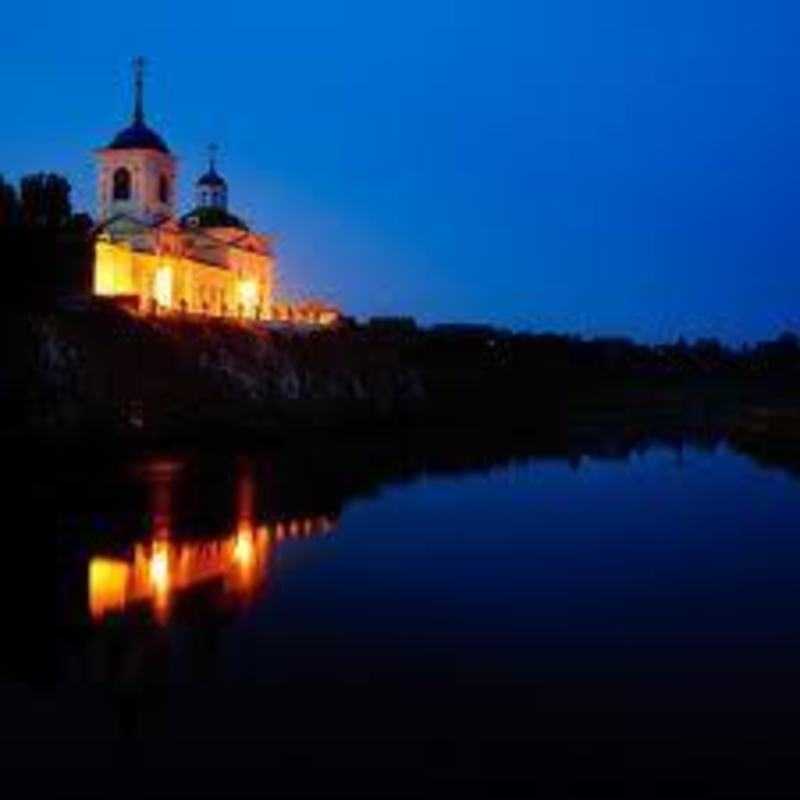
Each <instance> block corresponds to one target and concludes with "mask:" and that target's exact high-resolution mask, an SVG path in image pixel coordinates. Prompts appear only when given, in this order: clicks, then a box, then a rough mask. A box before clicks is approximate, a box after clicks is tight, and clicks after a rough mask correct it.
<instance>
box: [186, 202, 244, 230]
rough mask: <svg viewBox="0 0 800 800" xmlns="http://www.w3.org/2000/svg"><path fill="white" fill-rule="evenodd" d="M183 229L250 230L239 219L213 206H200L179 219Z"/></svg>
mask: <svg viewBox="0 0 800 800" xmlns="http://www.w3.org/2000/svg"><path fill="white" fill-rule="evenodd" d="M181 224H182V225H183V226H184V227H185V228H241V229H242V230H243V231H247V230H250V229H249V228H248V227H247V225H245V224H244V222H242V220H240V219H239V217H237V216H235V215H234V214H231V213H230V212H228V211H226V210H225V209H224V208H215V207H214V206H200V207H199V208H196V209H195V210H194V211H190V212H189V213H188V214H184V216H182V217H181Z"/></svg>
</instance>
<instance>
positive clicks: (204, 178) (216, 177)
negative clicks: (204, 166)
mask: <svg viewBox="0 0 800 800" xmlns="http://www.w3.org/2000/svg"><path fill="white" fill-rule="evenodd" d="M197 185H198V186H211V187H217V186H227V185H228V184H227V183H225V178H223V177H222V176H221V175H220V174H219V173H218V172H217V171H216V170H215V169H210V170H209V171H208V172H206V174H205V175H201V176H200V178H199V179H198V181H197Z"/></svg>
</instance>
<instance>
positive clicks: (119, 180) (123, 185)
mask: <svg viewBox="0 0 800 800" xmlns="http://www.w3.org/2000/svg"><path fill="white" fill-rule="evenodd" d="M113 181H114V199H115V200H130V199H131V173H130V171H129V170H127V169H125V167H120V168H119V169H118V170H116V172H114V178H113Z"/></svg>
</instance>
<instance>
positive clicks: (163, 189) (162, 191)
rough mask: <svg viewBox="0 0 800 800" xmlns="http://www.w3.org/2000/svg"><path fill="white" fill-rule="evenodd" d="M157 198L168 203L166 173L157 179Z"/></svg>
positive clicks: (167, 179)
mask: <svg viewBox="0 0 800 800" xmlns="http://www.w3.org/2000/svg"><path fill="white" fill-rule="evenodd" d="M158 199H159V200H160V201H161V202H162V203H169V178H168V177H167V176H166V175H162V176H161V177H160V178H159V179H158Z"/></svg>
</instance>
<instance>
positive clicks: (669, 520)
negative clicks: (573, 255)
mask: <svg viewBox="0 0 800 800" xmlns="http://www.w3.org/2000/svg"><path fill="white" fill-rule="evenodd" d="M432 453H436V448H435V447H434V448H429V449H428V450H427V451H426V452H425V453H422V454H420V453H417V452H415V451H413V449H412V450H410V451H409V450H403V451H402V452H401V451H399V450H394V449H392V448H391V447H386V446H381V447H377V448H376V447H370V448H361V447H359V446H354V447H342V446H339V447H334V448H330V449H329V448H320V449H319V450H314V449H311V450H310V451H305V450H302V451H298V452H285V451H283V452H277V453H255V454H254V453H249V454H235V455H228V454H197V453H181V452H178V453H158V454H152V455H149V456H141V455H137V456H128V457H117V458H114V459H107V458H104V459H99V458H98V459H93V458H92V459H90V458H87V457H85V456H83V457H81V458H80V459H77V460H70V459H69V457H68V456H63V457H62V458H60V459H59V458H54V459H53V460H52V462H50V461H48V462H47V463H46V464H44V465H43V464H42V462H41V459H40V458H39V457H36V458H33V457H32V456H31V457H29V458H28V459H27V460H26V459H22V460H21V462H20V468H19V470H18V472H17V474H16V476H15V478H14V479H13V483H12V486H11V488H12V492H11V493H10V496H11V500H10V508H11V509H13V510H14V512H15V513H17V512H18V513H20V514H21V516H20V517H18V519H19V522H18V523H17V524H16V525H15V526H9V529H8V531H7V548H6V549H7V553H6V559H5V561H6V572H7V578H6V581H5V587H4V588H5V591H6V596H5V598H4V602H3V611H4V621H5V631H6V637H5V640H6V648H5V652H4V654H3V656H2V657H0V663H2V664H3V665H4V675H5V678H4V681H3V683H2V691H3V697H4V698H5V703H4V708H5V715H4V721H3V724H2V733H3V737H4V739H5V741H6V748H5V751H4V752H5V754H6V756H7V757H8V758H9V759H11V758H13V759H14V760H15V761H16V762H17V763H19V764H28V765H34V764H36V765H38V764H41V763H44V764H45V765H49V766H51V767H59V766H61V767H65V766H69V767H70V768H71V769H72V768H75V767H76V766H82V767H86V768H87V769H90V768H92V767H93V766H96V764H97V762H98V760H99V761H101V762H102V763H103V765H105V766H108V765H109V764H116V765H120V764H122V763H128V762H127V760H128V759H131V758H135V760H136V763H137V764H142V763H144V764H148V765H155V766H159V767H160V768H167V767H169V768H175V769H179V770H183V769H189V768H191V769H197V768H198V764H201V765H202V764H203V763H204V759H208V758H211V759H212V760H213V761H214V763H216V764H217V765H227V766H231V765H232V764H238V763H240V761H241V759H244V761H245V762H247V763H249V764H250V765H251V767H252V766H253V765H255V764H261V765H263V764H264V763H265V762H264V758H265V757H266V755H265V753H266V752H270V753H272V757H273V758H274V759H275V760H274V761H273V762H270V764H271V767H270V768H271V769H272V770H273V775H275V776H280V779H281V780H282V781H285V780H286V779H287V776H292V780H291V783H292V785H295V786H296V785H297V784H295V783H294V778H295V777H296V775H297V773H298V770H299V771H300V772H301V773H303V771H304V770H305V773H304V774H306V777H308V769H309V763H310V764H311V767H310V769H311V772H312V773H313V774H314V775H315V776H316V778H319V776H321V775H330V774H331V771H332V770H333V771H334V772H336V774H337V775H341V774H344V773H346V771H347V769H349V770H350V771H351V772H352V773H354V774H358V775H360V776H361V777H362V778H363V776H364V775H373V776H385V775H386V774H389V773H391V774H397V775H400V774H406V773H408V774H414V775H421V774H424V775H425V776H426V777H427V778H430V776H431V775H434V776H438V779H441V780H445V779H446V780H451V781H452V780H456V781H458V780H463V781H466V782H468V783H470V785H475V781H476V780H478V779H486V780H490V779H491V778H492V776H494V777H495V778H497V776H498V775H507V774H508V771H509V770H510V769H512V766H510V764H513V769H514V770H516V773H515V774H519V773H520V770H521V769H522V768H521V766H520V764H521V763H523V761H524V762H525V763H528V762H527V760H525V759H520V760H519V761H513V759H512V761H509V760H508V759H510V758H511V755H510V754H511V753H514V752H516V751H515V749H514V748H521V749H520V752H522V748H528V746H529V745H530V743H531V742H537V743H538V744H537V747H538V752H540V753H547V752H549V751H548V750H547V748H548V747H552V742H553V741H559V742H561V743H564V742H566V743H567V744H568V745H569V746H573V745H575V743H576V742H579V741H584V739H586V737H588V738H589V739H591V740H592V741H594V745H593V746H594V747H595V750H596V748H598V747H601V746H603V745H602V743H605V745H604V746H606V747H608V746H610V745H609V742H610V741H625V742H627V743H628V744H629V745H631V746H633V743H635V746H636V747H639V748H640V749H639V750H637V751H635V752H636V753H637V754H638V755H637V756H636V757H637V758H638V759H639V760H641V762H642V763H644V764H657V763H659V762H658V759H659V758H666V759H667V761H668V762H669V763H670V764H672V765H673V767H674V764H675V759H674V755H675V753H677V752H678V751H679V750H680V752H682V753H684V755H686V754H687V753H689V754H691V753H695V754H697V753H703V752H705V753H707V752H708V747H709V746H710V745H709V744H708V743H709V742H710V741H713V742H715V745H714V747H716V748H718V749H719V748H720V747H721V748H722V751H721V752H722V753H723V755H725V754H727V757H730V758H731V759H734V760H736V761H737V762H738V763H739V765H741V763H742V762H743V759H744V761H745V762H746V761H747V759H746V758H745V754H746V755H747V756H749V757H751V758H752V757H754V755H753V754H754V753H756V754H758V753H760V754H761V755H764V754H765V753H768V754H770V757H773V758H774V757H775V747H776V746H777V745H775V743H774V742H773V743H772V744H770V745H769V747H766V746H765V745H763V741H762V740H761V739H759V741H761V744H762V749H761V750H759V749H758V748H757V747H754V745H753V736H754V732H755V731H761V734H763V733H764V727H763V720H765V719H770V720H771V722H770V723H769V726H768V729H769V730H772V731H773V732H775V735H776V736H777V733H776V731H777V728H776V727H775V722H774V720H775V719H777V718H780V719H781V720H784V721H785V720H787V719H788V718H789V717H788V715H789V714H794V713H796V712H797V711H798V710H800V695H798V693H797V691H796V688H795V684H796V681H797V678H796V676H797V674H798V671H800V648H798V642H799V641H800V637H798V628H799V627H800V623H799V622H798V620H800V580H798V576H800V536H798V530H797V527H798V520H800V484H798V482H797V478H795V477H794V476H793V475H792V474H791V473H790V472H787V471H785V470H781V469H777V468H766V467H764V466H761V465H759V464H757V463H755V462H754V461H752V460H751V459H750V458H748V457H747V456H745V455H743V454H740V453H736V452H734V451H733V450H731V449H730V448H729V447H728V446H727V445H726V444H724V443H719V444H715V445H714V446H711V447H708V446H706V447H697V446H692V445H683V444H681V445H679V446H665V445H652V446H641V447H637V448H622V449H621V450H618V449H617V450H615V449H612V450H611V451H610V455H611V456H612V457H609V450H608V449H607V448H606V449H605V450H603V451H602V452H601V453H600V454H599V455H598V454H595V455H591V454H588V455H587V453H586V452H580V451H579V452H577V453H576V452H572V453H570V455H569V457H568V456H567V455H566V454H559V453H555V454H546V455H542V454H539V455H534V456H528V455H526V454H525V453H524V449H523V450H522V451H519V452H517V453H516V454H515V455H514V456H513V458H511V457H507V456H505V455H502V454H501V453H502V448H500V449H495V450H492V451H491V452H489V453H487V452H486V451H485V449H481V448H478V447H476V452H473V453H471V452H470V451H469V448H466V449H464V447H463V445H462V446H460V447H459V449H458V450H457V451H456V452H454V453H453V454H451V455H450V456H449V457H448V456H443V455H442V453H441V452H439V453H438V454H436V455H432ZM12 518H13V514H12V513H11V511H9V520H11V519H12ZM756 718H757V719H760V720H762V722H761V723H759V724H758V725H754V723H753V719H756ZM723 720H724V722H723ZM545 721H546V722H545ZM576 731H580V733H577V732H576ZM609 737H611V738H609ZM614 737H617V738H614ZM620 737H621V738H620ZM665 741H668V742H670V743H671V744H670V745H669V746H668V747H665V744H664V743H665ZM88 742H91V747H89V746H88V745H87V743H88ZM166 742H169V745H166V744H165V743H166ZM353 742H357V743H358V746H357V748H356V752H358V754H359V755H358V757H356V756H355V755H354V751H353V748H352V743H353ZM437 742H438V743H439V746H441V743H442V742H446V743H449V744H448V745H447V746H446V747H445V748H444V750H440V751H436V752H440V756H441V757H440V759H439V761H437V758H436V757H433V761H431V758H432V756H431V750H430V748H431V747H433V746H434V744H435V743H437ZM478 742H483V743H484V745H483V747H484V749H483V750H481V749H480V748H479V747H478V744H477V743H478ZM687 742H688V744H687ZM720 742H723V743H726V744H720ZM154 743H157V744H154ZM381 743H382V744H381ZM388 743H391V746H388ZM432 743H433V744H432ZM498 743H504V744H503V745H502V747H501V746H500V745H499V744H498ZM509 743H512V744H509ZM643 743H645V744H646V743H650V744H651V745H652V748H651V749H650V750H647V749H646V747H645V744H643ZM656 743H658V744H657V746H656ZM267 744H268V747H267ZM312 745H313V746H312ZM512 745H513V746H512ZM764 747H766V749H764ZM465 748H466V749H465ZM476 748H478V749H477V750H476ZM486 748H488V749H486ZM493 748H494V749H493ZM641 748H645V749H644V750H643V749H641ZM681 748H683V749H681ZM434 749H435V748H434ZM712 749H713V748H712ZM309 752H314V753H315V754H316V755H315V756H314V757H313V758H312V760H311V762H308V761H307V759H308V758H311V756H310V755H309ZM321 752H327V754H328V755H327V756H322V755H320V753H321ZM596 752H600V751H596ZM276 753H277V754H278V755H276ZM476 753H479V756H476V755H475V754H476ZM665 753H671V754H672V756H670V757H669V758H668V757H667V756H665V755H664V754H665ZM302 754H304V755H302ZM442 754H443V755H442ZM500 754H502V755H500ZM559 757H561V756H559ZM759 757H760V756H759ZM526 758H527V757H526ZM552 758H555V756H553V755H552V754H551V756H550V757H549V758H546V759H545V760H551V761H552ZM687 758H688V756H687ZM253 759H255V761H253ZM298 759H299V761H298ZM304 759H305V760H304ZM326 759H327V760H326ZM681 763H684V762H681ZM685 763H690V762H688V761H687V762H685ZM685 763H684V766H683V767H680V768H676V769H677V772H676V773H674V774H677V775H678V776H679V779H680V780H681V781H683V783H681V784H680V785H681V786H682V787H683V789H682V791H683V795H682V796H689V795H688V794H687V793H686V792H687V791H688V789H687V786H688V787H689V788H691V787H692V786H694V784H692V781H693V780H695V781H696V780H700V779H699V777H698V775H697V774H696V772H693V771H692V768H691V767H686V766H685ZM304 764H305V767H303V766H302V765H304ZM431 764H433V766H431ZM599 764H600V762H599V761H597V760H595V761H592V760H591V759H590V760H589V761H588V762H586V763H585V764H584V770H585V771H586V773H587V774H594V773H593V772H592V770H595V772H598V774H607V769H608V761H607V758H606V757H604V758H603V760H602V764H603V766H602V768H601V767H600V766H599ZM760 764H761V762H758V763H756V764H755V766H754V767H753V769H754V770H756V771H757V769H758V768H760V767H759V765H760ZM298 765H299V766H298ZM437 765H438V766H437ZM206 766H208V765H207V764H206ZM662 766H663V764H662ZM343 770H344V772H343ZM387 771H388V772H387ZM673 772H674V770H673ZM347 774H350V773H347ZM537 774H541V773H539V772H537ZM755 774H756V772H754V773H753V775H755ZM443 775H444V776H445V777H442V776H443ZM320 780H321V779H320ZM325 780H327V778H326V779H325ZM687 782H688V783H687ZM301 783H302V781H301ZM412 784H413V785H415V786H419V785H420V784H419V783H418V778H415V779H414V780H413V781H412ZM397 785H400V784H397ZM373 789H374V786H373Z"/></svg>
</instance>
